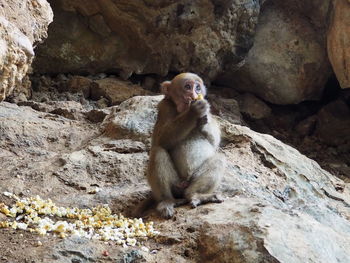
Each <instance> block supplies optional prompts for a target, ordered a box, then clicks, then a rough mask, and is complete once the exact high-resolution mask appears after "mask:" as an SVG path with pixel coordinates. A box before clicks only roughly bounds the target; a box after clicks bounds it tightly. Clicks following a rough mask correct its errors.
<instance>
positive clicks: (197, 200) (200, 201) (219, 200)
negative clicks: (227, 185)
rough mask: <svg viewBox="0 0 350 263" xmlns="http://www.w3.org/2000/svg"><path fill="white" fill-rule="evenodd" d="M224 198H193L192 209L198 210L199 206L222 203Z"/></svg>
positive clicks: (217, 196)
mask: <svg viewBox="0 0 350 263" xmlns="http://www.w3.org/2000/svg"><path fill="white" fill-rule="evenodd" d="M223 201H224V198H223V197H222V196H221V195H218V194H213V195H202V196H197V197H195V198H191V201H190V205H191V207H192V208H196V207H197V206H199V205H204V204H207V203H222V202H223Z"/></svg>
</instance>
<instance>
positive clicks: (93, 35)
mask: <svg viewBox="0 0 350 263" xmlns="http://www.w3.org/2000/svg"><path fill="white" fill-rule="evenodd" d="M49 2H50V4H51V5H52V7H53V10H54V12H55V21H54V23H53V24H52V25H51V26H50V31H49V38H48V39H47V41H46V42H45V46H44V47H39V48H38V56H37V58H36V61H35V71H36V72H41V73H62V72H66V73H67V72H69V73H87V72H90V73H96V72H106V71H115V72H117V73H119V74H120V75H122V76H123V77H125V78H126V77H129V76H130V75H131V74H132V73H137V74H147V73H155V74H159V75H163V76H164V75H167V73H168V72H169V71H178V72H180V71H186V70H189V69H191V71H194V72H196V73H199V74H201V75H203V76H205V77H206V78H208V79H213V78H214V77H215V76H216V74H217V73H218V72H219V71H220V70H221V69H222V67H223V65H224V64H229V65H230V66H234V65H236V64H237V63H239V62H241V61H242V59H243V58H244V57H245V55H246V53H247V51H248V50H249V48H250V47H251V45H252V38H253V36H254V31H255V26H256V23H257V18H258V15H259V11H260V4H259V1H255V0H243V1H238V0H219V1H210V0H199V1H184V0H181V1H136V2H134V1H112V0H103V1H91V0H90V1H88V2H84V1H79V0H73V1H71V0H50V1H49ZM67 24H69V25H70V26H69V27H67V26H66V25H67Z"/></svg>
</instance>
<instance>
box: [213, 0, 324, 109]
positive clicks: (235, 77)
mask: <svg viewBox="0 0 350 263" xmlns="http://www.w3.org/2000/svg"><path fill="white" fill-rule="evenodd" d="M305 6H309V5H308V4H306V3H305ZM293 9H294V10H293ZM291 10H293V11H294V12H292V11H291ZM322 10H323V9H322ZM320 13H322V12H321V11H320ZM318 14H319V13H318ZM320 16H321V15H320ZM313 17H314V16H313ZM321 17H323V16H321ZM315 19H316V18H315ZM311 21H312V20H311ZM319 26H320V25H319ZM323 30H324V29H323V28H321V29H320V28H318V27H315V26H314V25H313V24H312V23H310V19H309V18H307V17H305V16H304V15H303V14H302V12H301V11H298V9H296V7H293V2H292V3H289V4H288V5H287V4H286V3H284V4H267V5H266V6H264V10H263V11H262V13H261V16H260V18H259V24H258V27H257V32H256V35H255V40H254V46H253V47H252V49H251V50H250V51H249V53H248V56H247V58H246V60H245V64H244V65H243V67H241V68H240V69H239V70H238V71H235V70H236V69H227V71H226V72H225V73H224V74H223V75H222V76H220V77H219V78H218V82H219V83H221V84H225V85H228V86H230V87H233V88H235V89H238V90H241V91H246V92H251V93H254V94H256V95H258V96H259V97H260V98H263V99H264V100H266V101H269V102H272V103H275V104H296V103H299V102H301V101H304V100H310V99H318V98H319V97H320V95H321V93H322V90H323V88H324V86H325V84H326V81H327V79H328V77H329V75H330V65H329V62H328V59H327V52H326V47H325V44H324V42H325V41H324V39H323V37H322V32H323Z"/></svg>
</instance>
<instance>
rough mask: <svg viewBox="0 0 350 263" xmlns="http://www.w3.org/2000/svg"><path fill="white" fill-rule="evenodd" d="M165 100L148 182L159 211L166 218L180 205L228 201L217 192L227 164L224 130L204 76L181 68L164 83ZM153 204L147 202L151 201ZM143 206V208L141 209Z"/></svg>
mask: <svg viewBox="0 0 350 263" xmlns="http://www.w3.org/2000/svg"><path fill="white" fill-rule="evenodd" d="M160 86H161V87H160V90H161V93H162V94H164V95H165V96H164V99H163V100H162V101H161V102H160V103H159V104H158V117H157V121H156V124H155V126H154V129H153V134H152V143H151V150H150V158H149V164H148V169H147V181H148V184H149V185H150V187H151V192H152V198H151V199H152V200H148V201H146V202H145V204H144V205H145V206H147V205H149V204H150V203H151V202H152V201H155V202H156V210H157V211H158V212H159V213H160V215H161V216H162V217H164V218H171V217H172V216H173V215H174V212H175V211H174V207H177V206H179V205H182V204H186V203H189V204H190V205H191V206H192V207H193V208H195V207H197V206H198V205H201V204H205V203H209V202H213V203H218V202H222V201H223V200H222V198H221V197H220V196H219V195H216V194H213V192H214V191H215V190H216V189H217V188H218V186H219V184H220V182H221V179H222V176H223V172H224V169H225V158H224V156H222V155H221V154H219V153H218V148H219V144H220V129H219V127H218V124H217V123H216V121H215V120H214V119H213V117H212V115H211V114H210V105H209V103H208V101H207V100H205V99H201V97H205V95H206V87H205V85H204V83H203V80H202V79H201V78H200V77H199V76H198V75H196V74H194V73H181V74H179V75H177V76H175V77H174V78H173V79H172V80H171V81H164V82H163V83H161V85H160ZM146 203H147V204H146ZM138 210H140V208H139V209H138Z"/></svg>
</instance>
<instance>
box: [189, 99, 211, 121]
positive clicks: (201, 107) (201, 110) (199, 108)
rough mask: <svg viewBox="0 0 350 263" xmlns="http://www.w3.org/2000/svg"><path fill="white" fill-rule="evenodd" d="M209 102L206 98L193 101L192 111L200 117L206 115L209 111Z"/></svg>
mask: <svg viewBox="0 0 350 263" xmlns="http://www.w3.org/2000/svg"><path fill="white" fill-rule="evenodd" d="M209 108H210V106H209V103H208V101H206V100H196V101H193V102H192V103H191V106H190V111H191V112H193V114H195V116H196V117H197V118H199V119H201V118H203V117H205V116H206V115H207V114H208V113H209Z"/></svg>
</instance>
